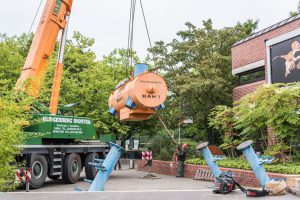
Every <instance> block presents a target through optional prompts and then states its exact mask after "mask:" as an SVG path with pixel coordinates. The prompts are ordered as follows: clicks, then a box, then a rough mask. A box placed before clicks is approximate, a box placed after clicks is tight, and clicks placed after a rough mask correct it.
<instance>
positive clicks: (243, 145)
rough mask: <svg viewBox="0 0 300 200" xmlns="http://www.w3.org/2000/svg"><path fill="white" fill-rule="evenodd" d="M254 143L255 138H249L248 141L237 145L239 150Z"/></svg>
mask: <svg viewBox="0 0 300 200" xmlns="http://www.w3.org/2000/svg"><path fill="white" fill-rule="evenodd" d="M252 143H253V140H248V141H246V142H243V143H242V144H240V145H239V146H237V150H242V149H245V148H247V147H249V146H250V145H251V144H252Z"/></svg>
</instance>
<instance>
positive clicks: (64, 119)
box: [43, 116, 92, 124]
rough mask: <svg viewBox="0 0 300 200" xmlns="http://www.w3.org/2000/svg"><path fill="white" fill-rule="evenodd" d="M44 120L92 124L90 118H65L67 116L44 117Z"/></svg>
mask: <svg viewBox="0 0 300 200" xmlns="http://www.w3.org/2000/svg"><path fill="white" fill-rule="evenodd" d="M43 122H55V123H69V124H92V122H91V120H89V119H79V118H77V119H76V118H75V119H73V118H65V117H51V116H47V117H43Z"/></svg>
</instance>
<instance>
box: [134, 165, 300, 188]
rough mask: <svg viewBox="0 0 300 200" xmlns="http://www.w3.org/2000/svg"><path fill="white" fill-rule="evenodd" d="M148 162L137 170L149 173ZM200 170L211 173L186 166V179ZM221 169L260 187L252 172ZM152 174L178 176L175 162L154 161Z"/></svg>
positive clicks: (246, 183) (281, 175)
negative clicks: (146, 165)
mask: <svg viewBox="0 0 300 200" xmlns="http://www.w3.org/2000/svg"><path fill="white" fill-rule="evenodd" d="M146 162H147V161H145V160H139V161H137V170H139V171H145V172H148V168H147V167H145V168H143V166H144V165H145V164H146ZM199 168H201V169H203V170H206V171H209V167H208V166H203V165H191V164H185V165H184V177H187V178H193V177H194V176H195V174H196V172H197V169H199ZM220 169H221V170H222V171H224V172H225V171H230V172H233V173H234V175H235V179H236V180H237V181H238V182H239V183H241V184H242V185H243V186H248V187H260V185H259V182H258V179H257V178H256V177H255V174H254V173H253V172H252V171H250V170H241V169H231V168H222V167H221V168H220ZM152 172H153V173H157V174H164V175H170V176H175V175H176V174H177V166H176V165H174V164H173V162H166V161H159V160H153V164H152ZM268 175H269V177H270V178H271V179H272V178H284V179H287V178H288V177H289V176H291V175H285V174H277V173H268ZM299 177H300V176H299ZM208 181H210V180H208Z"/></svg>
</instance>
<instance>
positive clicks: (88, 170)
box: [84, 153, 99, 180]
mask: <svg viewBox="0 0 300 200" xmlns="http://www.w3.org/2000/svg"><path fill="white" fill-rule="evenodd" d="M95 158H99V154H98V153H89V154H87V155H86V157H85V163H84V167H85V176H86V178H87V179H89V180H94V178H95V177H96V175H97V171H98V170H97V169H96V168H95V167H94V166H91V165H89V162H94V161H95Z"/></svg>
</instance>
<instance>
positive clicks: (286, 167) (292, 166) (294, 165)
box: [186, 158, 300, 174]
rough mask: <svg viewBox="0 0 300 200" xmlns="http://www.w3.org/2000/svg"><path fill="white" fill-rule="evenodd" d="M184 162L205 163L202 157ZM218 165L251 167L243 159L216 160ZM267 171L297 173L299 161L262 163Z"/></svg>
mask: <svg viewBox="0 0 300 200" xmlns="http://www.w3.org/2000/svg"><path fill="white" fill-rule="evenodd" d="M186 163H189V164H194V165H206V162H205V160H204V159H199V158H196V159H189V160H187V161H186ZM217 163H218V165H219V166H220V167H225V168H234V169H245V170H250V169H251V167H250V165H249V163H248V162H247V161H246V160H245V159H224V160H219V161H217ZM264 168H265V170H266V171H267V172H274V173H283V174H299V173H300V163H298V162H287V163H274V164H270V165H264Z"/></svg>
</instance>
